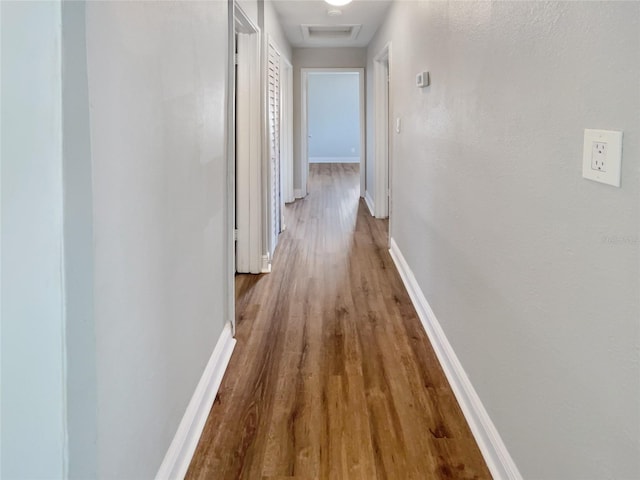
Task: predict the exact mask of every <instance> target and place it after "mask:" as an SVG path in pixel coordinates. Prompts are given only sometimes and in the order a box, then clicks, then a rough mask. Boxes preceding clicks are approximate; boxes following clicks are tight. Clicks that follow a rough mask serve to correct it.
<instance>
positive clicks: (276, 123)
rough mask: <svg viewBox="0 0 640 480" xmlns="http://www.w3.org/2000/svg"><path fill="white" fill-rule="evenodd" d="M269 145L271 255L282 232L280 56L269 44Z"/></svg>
mask: <svg viewBox="0 0 640 480" xmlns="http://www.w3.org/2000/svg"><path fill="white" fill-rule="evenodd" d="M269 144H270V157H271V158H270V167H271V168H270V174H271V175H270V176H271V178H270V183H271V188H270V190H271V191H270V196H271V198H270V204H271V254H272V255H273V251H274V250H275V248H276V244H277V243H278V235H279V234H280V232H281V230H282V225H281V222H280V219H281V216H280V215H281V212H280V210H281V208H282V206H281V196H282V192H281V191H280V54H279V53H278V52H277V51H276V50H275V49H274V48H273V46H272V45H271V44H269Z"/></svg>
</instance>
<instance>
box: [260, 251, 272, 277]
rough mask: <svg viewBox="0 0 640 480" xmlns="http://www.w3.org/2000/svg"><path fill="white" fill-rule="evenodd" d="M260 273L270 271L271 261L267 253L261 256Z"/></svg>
mask: <svg viewBox="0 0 640 480" xmlns="http://www.w3.org/2000/svg"><path fill="white" fill-rule="evenodd" d="M260 273H271V262H270V261H269V255H263V256H262V267H261V268H260Z"/></svg>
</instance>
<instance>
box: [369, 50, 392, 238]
mask: <svg viewBox="0 0 640 480" xmlns="http://www.w3.org/2000/svg"><path fill="white" fill-rule="evenodd" d="M390 88H391V43H387V44H386V45H385V46H384V48H383V49H382V50H381V51H380V53H378V54H377V55H376V56H375V57H374V59H373V93H374V98H373V108H374V114H375V115H374V131H375V138H374V143H375V150H374V159H375V160H374V172H375V189H374V195H375V202H374V207H375V216H376V218H386V217H388V216H389V201H390V198H389V189H390V182H389V181H390V178H389V167H390V162H389V155H390V150H391V149H390V146H391V138H390V135H389V118H390V115H391V108H390V105H389V103H390V98H389V90H390ZM390 231H391V230H390Z"/></svg>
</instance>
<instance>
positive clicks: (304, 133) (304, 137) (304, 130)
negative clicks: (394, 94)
mask: <svg viewBox="0 0 640 480" xmlns="http://www.w3.org/2000/svg"><path fill="white" fill-rule="evenodd" d="M332 72H340V73H357V74H358V78H359V82H358V89H359V100H360V101H359V104H360V196H361V197H364V192H365V178H366V144H365V112H364V109H365V90H364V68H301V69H300V82H301V85H300V92H301V98H300V147H301V148H300V149H301V155H300V161H301V171H302V185H301V186H302V196H303V197H304V196H306V195H307V181H308V176H309V142H308V138H309V117H308V114H309V111H308V100H309V92H308V87H309V74H310V73H332Z"/></svg>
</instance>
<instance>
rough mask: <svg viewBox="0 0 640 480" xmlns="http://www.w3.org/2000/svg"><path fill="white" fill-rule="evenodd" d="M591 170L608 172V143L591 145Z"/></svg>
mask: <svg viewBox="0 0 640 480" xmlns="http://www.w3.org/2000/svg"><path fill="white" fill-rule="evenodd" d="M591 170H598V171H599V172H606V171H607V142H593V143H592V144H591Z"/></svg>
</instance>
